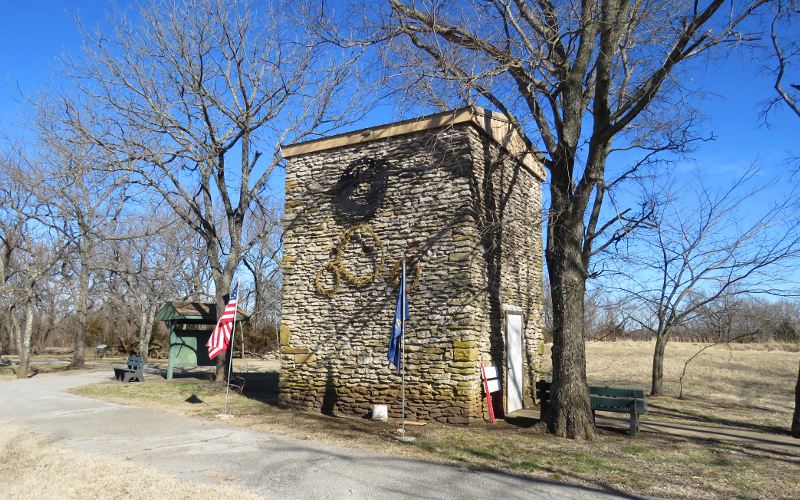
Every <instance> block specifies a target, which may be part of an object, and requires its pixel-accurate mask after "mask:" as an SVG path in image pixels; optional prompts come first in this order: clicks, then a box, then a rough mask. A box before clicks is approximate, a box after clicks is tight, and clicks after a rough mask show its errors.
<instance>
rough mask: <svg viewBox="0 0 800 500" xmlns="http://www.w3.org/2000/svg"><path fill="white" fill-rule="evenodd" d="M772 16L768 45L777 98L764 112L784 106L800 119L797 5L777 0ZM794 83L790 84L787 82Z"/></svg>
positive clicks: (799, 7)
mask: <svg viewBox="0 0 800 500" xmlns="http://www.w3.org/2000/svg"><path fill="white" fill-rule="evenodd" d="M774 5H775V16H774V17H773V19H772V24H771V26H770V41H771V42H772V50H773V52H774V54H775V62H776V65H775V82H774V84H773V88H774V89H775V93H776V94H777V95H776V97H775V98H774V99H772V100H770V101H769V102H768V103H767V111H769V109H771V108H772V107H774V106H775V105H777V104H778V103H783V104H784V105H786V106H787V107H788V108H789V110H791V111H793V112H794V113H795V114H796V115H797V117H798V118H800V76H798V75H797V74H796V73H797V71H798V70H800V36H798V35H797V28H798V24H800V2H798V1H797V0H777V1H775V2H774ZM790 79H791V80H793V81H789V80H790Z"/></svg>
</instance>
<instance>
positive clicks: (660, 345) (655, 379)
mask: <svg viewBox="0 0 800 500" xmlns="http://www.w3.org/2000/svg"><path fill="white" fill-rule="evenodd" d="M667 341H668V338H667V334H666V332H664V331H663V330H662V329H660V328H659V330H658V331H657V332H656V348H655V351H654V352H653V374H652V381H651V386H650V395H651V396H661V395H662V394H664V353H665V352H666V350H667Z"/></svg>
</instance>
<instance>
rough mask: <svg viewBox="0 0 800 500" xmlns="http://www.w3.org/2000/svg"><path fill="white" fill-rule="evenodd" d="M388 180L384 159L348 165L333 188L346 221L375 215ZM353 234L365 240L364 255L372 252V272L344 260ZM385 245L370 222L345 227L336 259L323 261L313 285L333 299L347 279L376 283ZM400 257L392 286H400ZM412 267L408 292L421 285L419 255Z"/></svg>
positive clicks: (391, 272)
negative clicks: (354, 267)
mask: <svg viewBox="0 0 800 500" xmlns="http://www.w3.org/2000/svg"><path fill="white" fill-rule="evenodd" d="M388 180H389V165H388V164H387V163H386V162H385V161H383V160H376V159H374V158H360V159H358V160H356V161H354V162H352V163H351V164H350V165H348V166H347V167H346V168H345V170H344V172H342V175H341V176H340V177H339V181H338V182H337V183H336V186H335V187H334V190H333V193H334V206H335V207H336V208H335V209H336V211H337V212H338V215H340V216H342V217H344V218H345V220H348V219H349V220H353V219H355V220H359V219H360V220H364V219H368V218H370V217H371V216H373V215H374V214H375V212H376V211H377V210H378V207H379V206H380V205H381V203H382V202H383V199H384V197H385V196H386V188H387V185H388ZM353 236H356V237H357V238H358V239H359V240H360V241H361V243H362V245H361V246H362V250H363V251H364V254H365V255H369V254H373V258H374V263H373V266H374V267H373V270H372V272H371V273H369V274H366V275H362V276H358V274H357V273H356V272H352V271H350V269H348V267H347V264H346V262H345V260H346V258H345V256H346V255H347V245H348V243H350V241H351V239H352V238H353ZM384 260H385V256H384V245H383V241H381V239H380V237H378V235H377V234H375V232H374V231H373V230H372V228H371V227H370V226H369V224H367V223H360V224H356V225H354V226H351V227H349V228H347V229H345V230H344V231H343V232H342V233H341V234H340V235H339V242H338V243H337V244H336V248H335V252H334V257H333V260H331V261H329V262H326V263H325V264H323V265H322V266H321V267H320V268H319V269H318V270H317V274H316V277H315V280H314V287H315V289H316V291H317V293H318V294H319V295H322V296H325V297H328V298H333V297H334V296H335V295H336V292H337V291H338V289H339V286H340V284H341V282H342V281H343V280H344V281H346V282H348V283H350V284H351V285H353V286H355V287H357V288H358V287H363V286H365V285H368V284H370V283H373V282H374V281H375V280H376V279H377V278H378V276H380V275H381V273H382V272H383V270H384ZM401 261H402V259H398V260H397V262H396V263H395V265H394V266H393V267H392V269H390V270H389V273H388V277H389V281H390V282H391V284H392V285H393V286H395V287H396V286H398V285H399V281H400V277H399V274H400V263H401ZM411 268H412V270H413V276H414V277H413V279H412V283H411V286H410V287H409V288H410V290H409V291H414V290H416V288H417V287H418V286H419V280H420V275H421V268H420V262H419V259H418V258H415V259H412V261H411ZM326 273H330V274H331V276H332V278H333V281H332V284H331V286H330V287H329V288H326V286H325V283H324V281H325V274H326Z"/></svg>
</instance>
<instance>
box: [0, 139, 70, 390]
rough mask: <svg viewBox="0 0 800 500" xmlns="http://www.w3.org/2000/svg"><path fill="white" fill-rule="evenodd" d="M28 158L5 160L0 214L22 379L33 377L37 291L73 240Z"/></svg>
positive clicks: (1, 260)
mask: <svg viewBox="0 0 800 500" xmlns="http://www.w3.org/2000/svg"><path fill="white" fill-rule="evenodd" d="M23 160H24V159H23V158H22V157H21V156H19V155H8V156H6V157H5V158H3V160H2V161H1V162H0V200H2V202H3V204H2V207H3V208H2V212H0V214H2V216H3V219H4V222H3V225H2V244H3V246H2V250H3V255H2V256H1V257H0V273H2V275H0V278H2V284H1V285H0V286H2V292H3V296H4V304H3V305H4V307H5V308H6V311H7V312H8V313H9V318H10V322H11V326H12V328H11V331H12V336H13V337H14V338H15V343H16V348H17V352H18V353H19V369H18V370H17V378H26V377H27V376H28V370H29V364H30V360H31V354H32V352H33V350H32V338H33V330H34V313H35V307H36V294H37V292H38V291H39V289H40V287H41V281H42V280H43V278H45V277H46V276H48V275H49V274H52V273H54V271H55V267H56V264H57V263H58V262H63V258H64V256H65V254H66V253H67V252H68V251H69V248H70V245H71V241H70V240H69V239H68V238H66V237H64V236H63V232H59V231H57V230H56V229H55V228H56V226H57V224H58V223H59V222H60V221H51V220H50V219H49V218H48V217H49V207H48V206H47V204H46V202H44V201H42V200H41V199H38V198H37V197H36V196H35V194H34V193H35V191H34V188H35V187H36V186H37V183H36V180H37V179H36V178H35V177H33V176H30V175H29V174H30V172H29V169H28V167H29V166H30V164H29V163H27V162H24V161H23ZM18 311H19V312H21V316H22V323H21V324H20V319H19V315H20V314H18Z"/></svg>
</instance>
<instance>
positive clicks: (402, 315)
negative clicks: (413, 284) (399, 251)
mask: <svg viewBox="0 0 800 500" xmlns="http://www.w3.org/2000/svg"><path fill="white" fill-rule="evenodd" d="M400 295H401V299H400V355H401V356H402V362H401V365H402V370H401V372H402V375H401V388H400V393H401V395H402V405H401V406H400V417H401V421H400V422H401V423H400V429H401V433H402V434H403V435H404V436H405V434H406V307H407V305H406V259H405V257H403V277H402V278H401V279H400Z"/></svg>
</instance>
